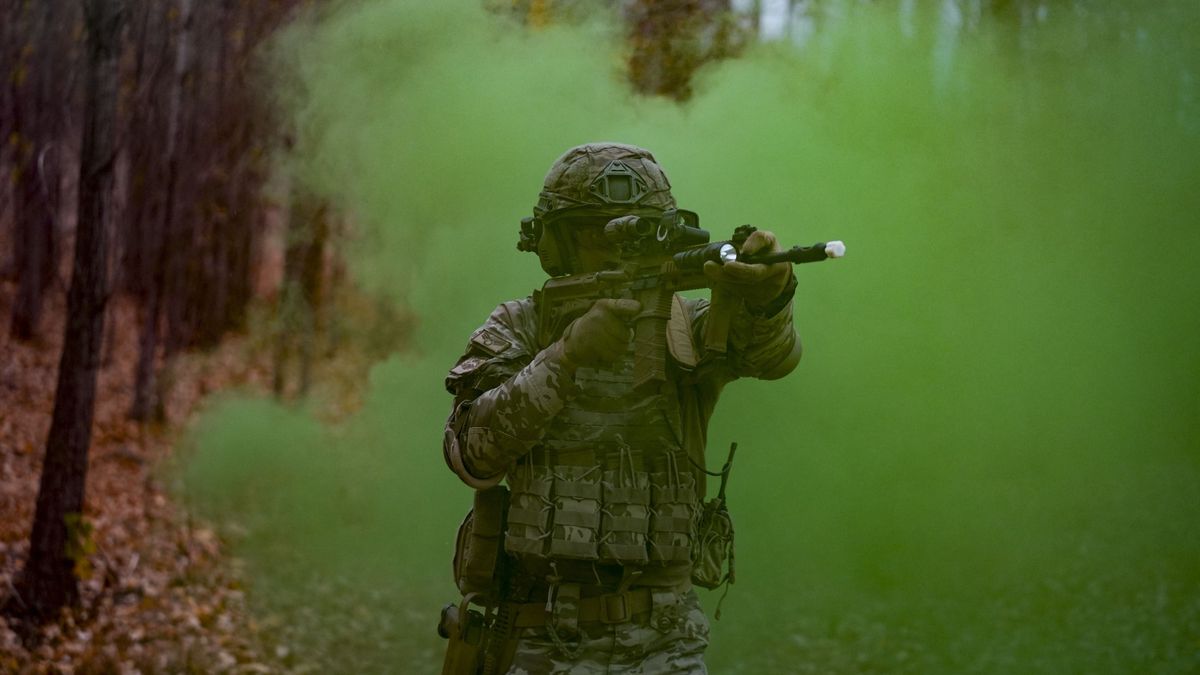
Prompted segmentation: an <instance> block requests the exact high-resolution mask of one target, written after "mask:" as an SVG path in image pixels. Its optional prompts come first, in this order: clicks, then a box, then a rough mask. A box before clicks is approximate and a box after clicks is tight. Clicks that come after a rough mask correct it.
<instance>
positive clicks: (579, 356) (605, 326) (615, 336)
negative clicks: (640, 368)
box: [562, 298, 642, 368]
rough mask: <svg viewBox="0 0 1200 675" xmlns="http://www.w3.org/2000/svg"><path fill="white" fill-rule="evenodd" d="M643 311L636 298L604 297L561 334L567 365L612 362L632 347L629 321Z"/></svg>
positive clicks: (607, 364)
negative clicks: (617, 298)
mask: <svg viewBox="0 0 1200 675" xmlns="http://www.w3.org/2000/svg"><path fill="white" fill-rule="evenodd" d="M640 311H642V303H640V302H638V301H637V300H616V299H611V298H602V299H600V300H597V301H596V302H595V304H593V305H592V306H591V308H590V309H588V311H587V312H586V313H585V314H584V315H583V316H581V317H579V318H578V319H575V321H573V322H572V323H571V325H570V326H568V327H567V330H566V332H564V333H563V336H562V344H563V357H564V358H565V359H566V361H567V365H568V366H589V367H593V368H596V367H604V366H609V365H612V364H613V363H614V362H615V361H616V360H617V359H619V358H621V357H622V356H624V355H625V353H626V352H627V351H628V350H629V341H630V338H631V331H632V328H631V327H630V323H631V322H632V321H633V318H634V317H635V316H637V314H638V312H640Z"/></svg>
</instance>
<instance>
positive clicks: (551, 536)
mask: <svg viewBox="0 0 1200 675" xmlns="http://www.w3.org/2000/svg"><path fill="white" fill-rule="evenodd" d="M634 380H635V372H634V368H633V359H632V355H631V354H628V355H627V356H626V358H625V359H623V360H622V362H621V363H620V364H619V365H618V367H617V368H616V369H614V370H611V371H610V370H603V371H602V370H595V369H591V368H580V369H579V370H578V371H577V372H576V375H575V382H576V384H577V385H578V387H579V391H578V393H577V395H576V396H574V397H573V398H572V399H571V401H570V402H569V403H568V404H567V406H566V407H565V408H564V409H563V410H562V411H560V412H559V414H558V415H557V416H556V417H555V419H554V420H553V421H552V422H551V424H550V426H549V428H548V429H547V431H546V433H545V435H544V436H543V439H542V441H541V443H540V444H539V445H538V446H536V447H535V448H533V450H532V451H531V452H529V453H528V454H527V455H526V456H525V457H523V458H522V460H521V461H520V462H519V463H517V464H516V465H515V466H514V467H513V469H512V470H511V471H510V473H509V475H508V483H509V488H510V489H511V491H512V501H511V506H510V508H509V511H508V530H507V533H506V536H505V548H506V550H507V551H508V552H509V553H511V554H513V555H515V556H517V557H518V558H523V559H528V560H531V561H534V560H536V561H545V560H551V561H553V560H562V559H566V560H583V561H594V562H597V563H602V564H609V563H612V564H620V565H633V566H638V565H647V564H678V563H686V562H689V561H690V558H691V549H692V546H691V545H692V541H693V538H694V537H695V527H696V525H695V521H696V514H697V490H696V478H695V475H694V474H693V472H692V471H691V470H690V469H689V467H688V460H687V454H686V451H685V449H684V447H683V441H682V431H681V424H680V409H679V400H678V395H677V392H676V389H675V385H674V383H673V382H672V381H671V378H668V381H667V383H666V384H665V386H663V387H662V388H661V389H655V390H653V391H646V390H645V388H642V389H635V388H634V385H633V383H634Z"/></svg>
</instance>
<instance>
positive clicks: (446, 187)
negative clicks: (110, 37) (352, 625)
mask: <svg viewBox="0 0 1200 675" xmlns="http://www.w3.org/2000/svg"><path fill="white" fill-rule="evenodd" d="M478 5H479V3H476V2H473V1H471V2H468V1H466V0H462V1H456V2H438V3H420V2H411V3H409V2H400V1H382V0H381V1H374V2H364V3H360V4H351V5H348V6H346V7H345V8H344V9H342V10H341V11H338V12H337V13H335V14H333V15H332V16H330V17H327V18H326V19H325V20H323V21H322V22H320V23H317V24H314V25H309V26H307V27H303V28H297V29H295V30H294V31H293V32H292V33H290V34H289V35H288V36H286V37H285V38H284V39H282V40H281V41H280V43H279V48H278V53H277V56H278V57H279V58H278V62H279V63H281V64H284V66H286V68H288V69H289V71H288V78H289V79H287V81H288V82H289V85H288V87H287V89H286V91H287V92H288V98H287V101H288V105H289V106H290V109H291V110H292V111H293V113H294V118H295V123H296V125H297V129H298V132H299V137H300V138H301V148H302V150H303V153H302V160H301V161H299V162H298V163H297V166H296V167H295V170H296V174H297V176H298V177H300V179H302V180H304V181H305V182H307V183H308V184H309V185H311V186H312V187H313V189H315V190H317V191H319V192H321V193H323V194H325V195H327V196H329V197H330V198H331V199H334V200H335V201H336V202H337V203H338V204H339V205H341V206H342V207H343V208H346V209H348V210H350V211H352V212H353V213H354V214H355V216H356V218H357V219H358V220H359V221H360V222H361V223H362V224H363V226H364V228H365V229H366V230H367V232H368V233H369V234H368V236H367V237H366V238H365V241H364V242H363V245H362V246H361V250H359V251H357V252H356V256H355V271H356V274H357V275H358V277H359V279H360V280H361V281H362V282H363V283H365V284H368V285H371V286H374V287H376V288H383V289H387V290H389V291H391V292H393V293H394V294H395V295H396V296H397V297H399V298H402V299H403V301H404V302H407V303H409V304H410V305H411V306H412V307H414V308H415V310H416V312H417V314H418V316H419V319H420V327H419V330H418V334H417V336H416V343H415V345H414V346H413V349H412V351H411V353H407V354H405V355H403V356H398V357H395V358H393V359H391V360H389V361H388V362H386V363H384V364H382V365H380V366H378V367H377V368H376V369H375V371H374V372H373V374H372V379H371V393H370V396H369V398H368V401H367V404H366V406H365V408H364V410H363V411H362V412H361V413H360V414H359V415H357V416H356V417H355V418H354V419H352V420H350V421H348V422H347V423H345V424H343V425H340V426H339V427H337V428H326V427H323V426H322V425H320V424H318V423H316V422H314V421H313V420H312V419H311V418H310V417H308V416H307V415H306V414H305V413H304V412H302V411H290V410H283V409H280V408H278V407H277V406H275V405H273V404H270V403H266V402H262V401H230V402H227V403H225V404H223V405H221V406H219V407H217V408H216V409H215V410H213V411H212V412H211V413H210V414H208V415H207V416H206V417H205V418H204V419H203V420H202V421H201V422H200V423H199V424H198V425H197V429H196V432H195V434H194V445H195V447H196V452H195V453H194V456H193V457H192V459H191V461H190V465H189V467H188V468H187V470H186V472H185V478H186V479H187V481H186V484H187V486H188V495H189V497H190V498H191V499H194V500H195V501H196V502H197V504H198V505H199V506H201V507H202V508H203V512H204V513H206V514H208V515H209V516H210V517H213V518H215V519H217V520H235V521H237V522H239V523H241V525H242V526H243V527H244V528H246V529H247V531H248V535H247V536H246V537H245V539H244V544H243V551H244V552H245V555H247V556H248V557H249V558H250V559H251V561H252V562H255V561H257V562H256V563H255V564H257V566H258V569H261V570H263V571H262V576H261V577H260V578H261V579H262V580H263V581H262V583H263V585H264V586H268V585H270V583H271V582H272V581H273V580H278V579H283V577H282V576H281V572H280V570H281V569H287V568H289V565H288V564H285V563H291V567H293V568H295V567H299V568H302V569H303V570H305V572H315V573H316V574H318V575H319V576H321V577H323V578H327V577H337V578H343V579H349V580H350V581H349V582H347V583H348V584H349V585H351V586H353V587H357V588H372V589H380V588H392V589H395V591H394V592H395V594H396V596H395V597H398V598H402V599H403V607H404V609H403V610H400V609H396V610H395V612H394V614H395V617H396V618H395V619H394V620H395V621H396V623H395V624H391V625H390V626H391V627H390V629H389V630H392V631H394V632H399V633H404V634H405V635H411V637H405V638H404V639H400V640H398V641H395V642H393V643H389V644H388V645H386V646H378V645H375V646H374V647H363V648H362V649H365V650H368V651H369V650H370V649H376V650H377V651H379V652H380V654H381V656H380V658H381V659H382V661H381V662H387V663H392V664H396V663H402V664H406V665H404V666H403V667H398V668H399V670H401V671H403V672H435V671H436V670H437V664H436V663H435V661H436V659H437V658H438V656H437V650H438V649H439V645H438V642H437V640H436V638H434V637H432V625H433V622H434V620H435V617H436V611H437V609H438V608H439V607H440V606H441V604H442V603H444V602H445V601H447V600H449V599H452V597H453V594H452V591H453V589H452V585H451V583H450V579H449V572H448V561H449V556H450V552H451V547H452V538H453V533H454V529H455V526H456V524H457V520H458V519H459V518H461V516H462V514H463V513H464V512H465V510H466V508H467V507H468V505H469V501H470V492H469V490H468V489H467V488H466V487H465V486H462V485H461V484H459V483H458V482H457V480H456V479H455V478H454V477H453V476H452V475H451V474H450V473H449V472H448V471H447V470H446V469H445V467H444V466H443V465H442V460H441V457H440V442H441V424H442V421H443V420H444V417H445V415H446V413H447V412H448V407H449V397H448V396H447V395H445V394H444V392H443V391H442V389H441V381H442V378H443V377H444V375H445V371H446V370H447V369H448V368H449V367H450V366H451V365H452V364H453V362H454V360H455V359H456V358H457V356H458V354H459V350H460V349H461V348H462V347H463V346H464V345H465V341H466V338H467V336H468V335H469V333H470V331H471V330H472V329H474V328H475V327H476V326H477V325H478V324H479V323H480V322H482V320H483V319H484V318H485V317H486V316H487V314H488V312H490V310H491V309H492V308H493V307H494V306H495V305H496V304H497V303H499V302H501V301H503V300H506V299H510V298H515V297H522V296H524V295H526V294H528V293H529V292H530V291H531V290H532V289H533V288H536V287H537V286H538V285H540V284H541V282H542V281H543V275H542V274H541V271H540V270H539V268H538V265H537V261H536V259H535V258H534V257H532V256H529V255H526V254H520V253H518V252H517V251H515V250H514V244H515V240H516V230H517V222H518V220H519V218H520V217H521V216H523V215H527V214H528V213H529V211H530V208H531V206H532V204H533V201H534V199H535V197H536V193H537V191H538V189H539V186H540V182H541V178H542V175H543V173H544V172H545V170H546V168H547V167H548V166H549V164H550V163H551V161H553V159H554V158H555V157H556V156H557V155H558V154H559V153H561V152H562V151H563V150H564V149H566V148H567V147H569V146H572V145H575V144H578V143H582V142H586V141H592V140H621V141H625V142H630V143H635V144H639V145H644V146H646V147H649V148H651V149H652V150H653V151H654V152H655V154H656V155H657V157H658V159H659V160H660V162H661V163H662V164H663V165H664V167H665V168H666V170H667V171H668V173H669V175H670V176H671V179H672V182H673V184H674V192H675V195H676V197H677V199H678V200H679V202H680V204H681V206H683V207H685V208H691V209H694V210H696V211H698V212H699V213H700V214H701V218H702V224H704V225H705V226H707V227H708V228H709V229H711V230H712V231H713V232H714V235H715V236H717V237H723V236H727V235H728V233H729V232H730V231H731V230H732V228H733V227H734V226H736V225H739V224H741V223H744V222H749V223H753V224H755V225H757V226H759V227H761V228H766V229H771V230H773V231H775V232H776V233H777V234H779V235H780V237H781V238H782V239H783V240H784V241H786V242H790V243H805V244H808V243H812V242H814V241H820V240H827V239H843V240H845V241H846V243H847V245H848V247H849V254H848V257H847V258H846V259H845V260H842V261H838V262H830V263H823V264H821V265H812V266H805V267H801V268H798V269H797V275H798V277H799V279H800V288H799V291H798V293H797V301H796V316H797V319H796V321H797V326H798V328H799V331H800V334H801V336H802V338H803V340H804V342H805V346H806V355H805V359H804V361H802V363H801V365H800V367H799V368H798V370H797V371H796V372H795V373H793V374H792V375H791V376H790V377H789V378H787V379H785V380H783V381H779V382H769V383H766V382H739V383H736V384H734V385H732V386H730V387H729V388H728V389H727V392H726V394H725V395H724V398H723V400H722V401H721V404H720V406H719V407H718V412H717V415H716V417H715V419H714V421H713V427H712V430H711V433H710V439H711V440H712V445H713V447H714V449H713V450H712V452H713V453H714V454H713V457H714V458H716V457H717V455H718V454H720V453H722V452H723V446H725V447H727V445H728V442H729V441H731V440H737V441H738V442H739V444H740V447H741V448H742V449H743V450H742V452H740V453H739V459H738V464H737V466H736V467H735V469H734V472H733V479H732V483H731V486H730V499H731V502H732V508H733V510H734V517H735V520H736V522H737V525H738V553H737V564H738V577H739V580H738V583H737V584H736V585H735V586H734V587H733V590H732V592H731V593H730V595H729V597H728V599H727V600H726V602H725V605H724V610H723V613H724V615H725V617H726V618H725V619H724V620H723V621H721V622H717V623H716V624H715V626H714V642H713V646H712V648H711V650H710V663H711V667H712V670H713V671H714V672H722V673H724V672H746V673H759V672H847V673H851V672H914V673H933V672H946V673H961V672H980V673H1012V672H1023V673H1058V672H1113V673H1125V672H1135V671H1136V672H1183V671H1186V670H1188V669H1190V668H1196V667H1200V642H1197V635H1200V600H1198V599H1197V598H1200V567H1197V566H1196V564H1195V561H1196V560H1197V559H1200V531H1198V530H1197V527H1196V525H1195V524H1196V523H1197V522H1200V466H1198V457H1200V454H1198V452H1197V451H1200V388H1198V387H1197V382H1200V340H1197V338H1196V336H1197V335H1200V313H1197V311H1196V299H1197V297H1200V275H1198V274H1197V273H1196V271H1195V270H1196V267H1195V263H1194V257H1195V254H1194V252H1195V251H1196V250H1200V248H1198V247H1200V228H1198V227H1197V225H1198V224H1200V223H1198V222H1197V216H1196V214H1198V213H1200V190H1197V188H1196V186H1197V185H1200V162H1198V161H1197V159H1196V158H1197V157H1200V82H1198V80H1197V78H1198V77H1200V47H1198V46H1197V43H1196V42H1195V40H1194V39H1193V38H1192V37H1191V35H1192V34H1193V33H1194V29H1195V27H1196V26H1197V22H1198V21H1200V10H1197V9H1196V8H1195V7H1194V6H1193V5H1192V4H1190V3H1184V2H1169V3H1161V4H1160V5H1158V6H1156V7H1153V8H1138V9H1134V8H1124V7H1121V6H1119V5H1117V4H1112V5H1109V4H1105V3H1096V4H1093V5H1089V6H1087V10H1088V11H1083V9H1081V5H1079V3H1076V5H1074V6H1073V7H1072V8H1067V7H1065V6H1063V7H1060V6H1059V5H1057V4H1056V5H1052V6H1050V9H1049V11H1048V12H1047V13H1045V14H1044V15H1043V16H1042V17H1041V18H1038V17H1037V16H1032V17H1027V19H1026V20H1027V24H1026V25H1024V27H1022V25H1021V24H1020V23H1018V22H1011V21H1008V20H1005V19H1003V18H996V17H989V16H982V17H967V18H966V19H964V24H963V25H962V26H961V27H960V28H959V29H957V30H951V29H950V28H949V27H948V25H949V24H947V22H946V21H945V19H944V17H941V16H939V15H938V14H937V13H936V12H929V13H926V12H924V11H923V10H920V9H918V10H916V12H915V14H914V15H912V16H905V15H903V14H902V13H901V12H898V11H897V10H896V9H895V8H891V7H884V6H880V5H879V4H865V5H860V4H858V3H840V4H839V3H833V6H836V7H840V8H841V12H840V13H839V12H831V13H830V14H829V15H828V17H826V19H825V20H823V21H822V22H821V23H819V25H818V28H817V31H816V33H815V34H814V37H813V38H812V39H811V40H810V41H809V42H808V43H806V44H805V45H804V46H803V47H794V46H790V45H789V46H786V47H784V46H775V47H770V46H767V47H761V48H756V49H754V50H752V51H751V53H750V54H748V55H747V56H746V57H744V58H741V59H738V60H734V61H728V62H725V63H722V64H719V65H717V66H715V67H711V68H709V69H708V70H705V71H703V72H702V73H700V75H699V77H700V82H699V87H698V91H699V94H698V95H697V96H696V98H695V99H694V100H693V101H691V102H690V103H689V104H687V105H686V106H677V105H674V104H670V103H667V102H664V101H660V100H647V99H644V98H638V97H636V96H634V95H632V94H631V93H630V92H629V91H628V90H627V89H626V87H625V86H624V84H623V83H622V81H621V72H620V68H621V60H620V57H619V55H620V53H621V50H622V49H624V46H623V42H622V37H621V33H620V30H619V28H617V27H615V26H614V25H612V24H610V23H606V22H605V21H604V20H602V18H601V19H598V20H596V21H593V22H587V23H584V24H573V25H569V26H557V27H552V28H549V29H546V30H542V31H528V30H525V29H523V28H520V27H518V26H516V25H515V24H513V23H511V22H510V21H508V20H507V19H504V18H501V17H498V16H493V15H490V14H488V13H486V12H484V11H483V10H482V9H480V8H479V7H478ZM714 461H716V460H715V459H714ZM301 577H303V575H301ZM291 580H292V579H291V578H290V577H289V578H288V579H287V581H291ZM284 583H286V582H284ZM313 602H317V600H315V599H314V600H313ZM327 614H328V615H329V616H327V622H328V623H334V622H337V621H338V620H339V618H338V615H337V613H336V612H333V611H329V612H327ZM379 630H380V631H384V630H385V629H384V628H382V627H380V628H379ZM372 644H374V643H372Z"/></svg>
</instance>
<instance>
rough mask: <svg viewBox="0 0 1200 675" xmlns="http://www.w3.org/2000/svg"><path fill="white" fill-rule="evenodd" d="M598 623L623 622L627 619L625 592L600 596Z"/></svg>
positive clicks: (627, 608)
mask: <svg viewBox="0 0 1200 675" xmlns="http://www.w3.org/2000/svg"><path fill="white" fill-rule="evenodd" d="M600 607H601V612H600V623H608V624H613V623H624V622H626V621H628V620H629V618H630V613H629V598H628V594H626V593H614V594H612V595H602V596H600Z"/></svg>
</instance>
